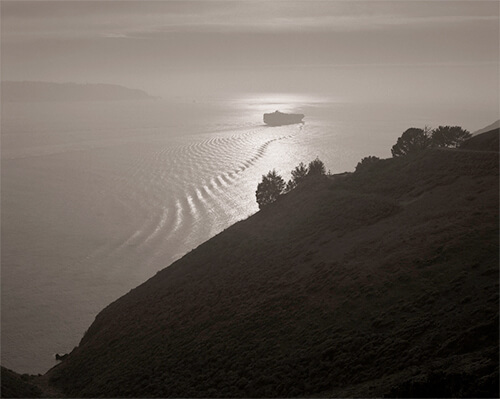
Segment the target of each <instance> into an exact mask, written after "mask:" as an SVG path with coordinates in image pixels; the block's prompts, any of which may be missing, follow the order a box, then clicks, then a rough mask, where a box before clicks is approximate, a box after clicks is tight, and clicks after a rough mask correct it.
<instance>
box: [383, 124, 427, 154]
mask: <svg viewBox="0 0 500 399" xmlns="http://www.w3.org/2000/svg"><path fill="white" fill-rule="evenodd" d="M429 130H430V129H429V128H428V127H425V128H424V129H418V128H415V127H411V128H409V129H408V130H406V131H405V132H404V133H403V134H402V135H401V137H400V138H398V141H397V142H396V144H394V145H393V146H392V149H391V152H392V156H393V157H401V156H404V155H408V154H411V153H415V152H419V151H422V150H425V149H426V148H429V147H430V146H431V145H432V139H431V137H430V131H429Z"/></svg>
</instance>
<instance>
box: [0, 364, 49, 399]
mask: <svg viewBox="0 0 500 399" xmlns="http://www.w3.org/2000/svg"><path fill="white" fill-rule="evenodd" d="M1 373H2V374H1V379H2V384H1V387H2V390H1V391H0V397H2V398H41V397H42V391H41V390H40V389H39V388H38V387H37V386H35V385H34V384H32V383H31V382H30V380H32V379H33V377H30V376H28V375H24V376H22V375H20V374H17V373H15V372H13V371H12V370H9V369H7V368H5V367H1Z"/></svg>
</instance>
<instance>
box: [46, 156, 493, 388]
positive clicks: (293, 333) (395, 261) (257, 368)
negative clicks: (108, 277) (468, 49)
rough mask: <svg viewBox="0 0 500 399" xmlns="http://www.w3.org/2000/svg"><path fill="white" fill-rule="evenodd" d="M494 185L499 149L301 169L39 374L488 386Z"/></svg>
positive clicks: (113, 384) (141, 381)
mask: <svg viewBox="0 0 500 399" xmlns="http://www.w3.org/2000/svg"><path fill="white" fill-rule="evenodd" d="M498 189H499V187H498V153H493V152H479V151H464V150H429V151H425V152H422V153H420V154H417V155H414V156H407V157H403V158H395V159H388V160H382V161H380V162H379V163H377V164H376V165H374V166H373V167H372V168H369V169H368V170H363V171H360V172H358V173H353V174H347V175H344V176H339V177H336V178H335V177H334V178H328V177H324V178H318V179H314V180H310V181H308V182H306V183H304V185H303V186H300V187H299V188H297V189H295V190H294V191H292V192H291V193H289V194H287V195H285V196H283V197H281V198H280V199H279V200H278V201H277V202H276V203H274V204H271V205H269V206H267V207H266V208H265V209H263V210H262V211H260V212H258V213H257V214H255V215H253V216H252V217H250V218H248V219H247V220H244V221H242V222H239V223H236V224H235V225H233V226H232V227H230V228H228V229H227V230H225V231H224V232H222V233H221V234H219V235H218V236H216V237H214V238H212V239H211V240H209V241H208V242H206V243H204V244H203V245H201V246H199V247H198V248H196V249H195V250H193V251H191V252H190V253H189V254H187V255H186V256H184V257H183V258H182V259H180V260H178V261H177V262H175V263H174V264H173V265H171V266H170V267H168V268H166V269H164V270H162V271H161V272H159V273H158V274H157V275H156V276H154V277H153V278H151V279H150V280H148V281H147V282H145V283H144V284H142V285H141V286H139V287H137V288H136V289H134V290H132V291H130V292H129V293H128V294H127V295H125V296H123V297H122V298H120V299H119V300H117V301H116V302H114V303H112V304H111V305H109V306H108V307H107V308H105V309H104V310H103V311H102V312H101V313H100V314H99V315H98V316H97V317H96V319H95V322H94V323H93V324H92V325H91V326H90V328H89V329H88V331H87V332H86V334H85V336H84V337H83V339H82V340H81V342H80V344H79V346H78V347H77V348H75V350H74V351H73V352H72V353H71V354H70V356H69V357H68V358H67V359H66V360H65V361H63V362H62V363H61V364H60V365H58V366H57V367H55V368H54V369H52V370H51V371H50V372H49V374H48V376H46V377H49V378H50V381H51V384H53V385H54V386H55V387H57V388H58V389H61V390H63V391H64V392H66V394H67V395H69V396H73V397H82V396H87V397H97V396H107V397H126V396H132V397H167V396H170V397H272V396H280V397H290V396H315V397H319V396H330V397H331V396H343V397H345V396H384V395H385V396H410V397H416V396H432V397H438V396H445V397H451V396H473V397H481V396H483V397H497V396H498V383H499V380H498V362H499V359H498V350H499V347H498V338H499V336H498V328H499V321H498V308H499V299H498V277H499V275H498V261H499V259H498ZM138 267H140V265H138ZM75 317H78V315H75Z"/></svg>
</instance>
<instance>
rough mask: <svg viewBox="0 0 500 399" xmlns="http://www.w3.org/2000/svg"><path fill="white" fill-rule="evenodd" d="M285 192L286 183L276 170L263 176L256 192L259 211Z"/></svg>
mask: <svg viewBox="0 0 500 399" xmlns="http://www.w3.org/2000/svg"><path fill="white" fill-rule="evenodd" d="M284 190H285V181H284V180H283V178H282V177H281V176H280V175H279V174H278V173H277V172H276V171H275V170H274V169H273V170H271V171H269V173H268V174H267V175H263V176H262V181H261V182H260V183H259V184H258V185H257V191H256V192H255V196H256V197H257V203H258V204H259V209H262V208H263V207H264V206H266V205H268V204H271V203H273V202H274V201H276V200H277V199H278V197H279V196H280V195H281V194H283V191H284Z"/></svg>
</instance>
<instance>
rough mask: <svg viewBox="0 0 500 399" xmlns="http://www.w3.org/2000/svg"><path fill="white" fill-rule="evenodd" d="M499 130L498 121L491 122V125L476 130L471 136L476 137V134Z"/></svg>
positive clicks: (499, 123) (499, 121) (499, 122)
mask: <svg viewBox="0 0 500 399" xmlns="http://www.w3.org/2000/svg"><path fill="white" fill-rule="evenodd" d="M498 128H500V119H499V120H497V121H496V122H493V123H492V124H491V125H488V126H486V127H483V128H482V129H479V130H476V131H475V132H474V133H472V135H473V136H477V135H478V134H481V133H486V132H489V131H491V130H494V129H498Z"/></svg>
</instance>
